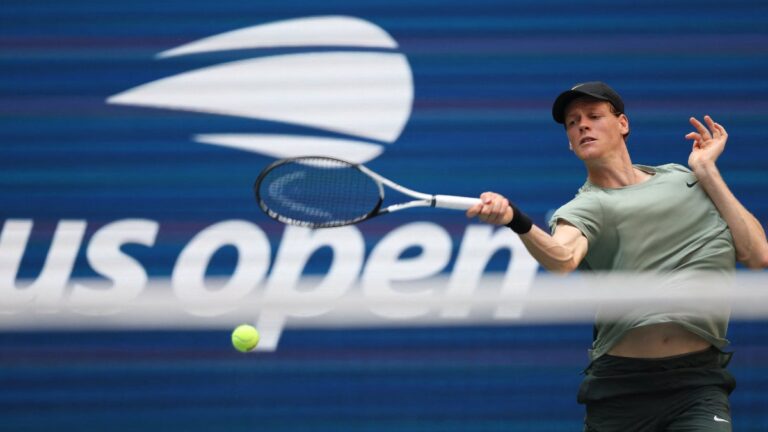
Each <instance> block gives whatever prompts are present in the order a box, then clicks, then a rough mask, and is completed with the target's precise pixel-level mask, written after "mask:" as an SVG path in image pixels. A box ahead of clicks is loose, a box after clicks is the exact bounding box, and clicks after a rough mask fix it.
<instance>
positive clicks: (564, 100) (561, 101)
mask: <svg viewBox="0 0 768 432" xmlns="http://www.w3.org/2000/svg"><path fill="white" fill-rule="evenodd" d="M583 96H591V97H593V98H595V99H600V100H604V101H608V102H610V103H611V105H613V107H614V108H616V111H618V112H620V113H623V112H624V101H623V100H621V96H619V94H618V93H616V91H614V90H613V89H612V88H610V87H609V86H608V84H606V83H604V82H600V81H591V82H586V83H582V84H576V85H575V86H573V88H572V89H570V90H568V91H564V92H562V93H560V96H558V97H557V99H555V104H554V105H552V117H554V118H555V121H556V122H558V123H565V109H566V108H567V107H568V104H569V103H571V102H572V101H573V100H574V99H577V98H580V97H583Z"/></svg>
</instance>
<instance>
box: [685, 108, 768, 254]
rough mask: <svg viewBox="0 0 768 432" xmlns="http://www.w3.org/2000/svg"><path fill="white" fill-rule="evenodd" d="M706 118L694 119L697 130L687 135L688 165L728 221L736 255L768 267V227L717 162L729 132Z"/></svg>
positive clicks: (692, 122) (709, 118)
mask: <svg viewBox="0 0 768 432" xmlns="http://www.w3.org/2000/svg"><path fill="white" fill-rule="evenodd" d="M704 121H705V122H706V124H707V126H706V127H705V126H704V125H703V124H702V123H701V122H699V121H698V120H696V119H695V118H693V117H691V119H690V122H691V124H692V125H693V127H695V128H696V132H691V133H689V134H688V135H686V136H685V137H686V138H687V139H691V140H693V149H692V150H691V155H690V157H689V158H688V166H690V167H691V170H693V173H694V174H695V175H696V178H697V179H698V180H699V184H700V185H701V187H702V188H703V189H704V191H705V192H706V193H707V195H709V198H710V199H711V200H712V202H713V203H714V204H715V206H716V207H717V210H718V211H719V212H720V215H721V216H722V217H723V219H724V220H725V222H726V223H727V224H728V228H729V229H730V230H731V235H732V236H733V242H734V246H735V247H736V259H737V260H738V261H739V262H741V263H743V264H744V265H745V266H747V267H749V268H768V240H766V236H765V230H763V227H762V225H761V224H760V221H758V220H757V218H755V217H754V216H753V215H752V213H750V212H749V211H748V210H747V209H746V208H745V207H744V206H743V205H742V204H741V202H739V200H738V199H736V197H735V196H734V195H733V192H731V190H730V188H729V187H728V185H727V184H726V183H725V180H723V177H722V176H721V175H720V170H719V169H718V168H717V165H716V164H715V162H716V161H717V158H718V157H719V156H720V154H722V152H723V150H724V149H725V143H726V141H727V140H728V133H727V132H726V131H725V128H723V126H722V125H720V124H718V123H715V122H714V121H713V120H712V118H711V117H709V116H704Z"/></svg>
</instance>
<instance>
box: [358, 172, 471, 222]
mask: <svg viewBox="0 0 768 432" xmlns="http://www.w3.org/2000/svg"><path fill="white" fill-rule="evenodd" d="M351 165H354V166H355V167H357V169H359V170H360V171H361V172H362V173H363V174H365V175H367V176H368V177H370V178H372V179H373V180H374V181H375V182H376V185H377V186H378V187H379V196H380V197H381V198H382V199H383V198H384V186H387V187H389V188H391V189H394V190H396V191H398V192H400V193H402V194H403V195H408V196H410V197H413V198H416V199H415V200H413V201H408V202H404V203H399V204H392V205H389V206H387V207H384V208H381V209H379V211H378V212H377V213H376V214H377V215H379V214H384V213H392V212H396V211H399V210H404V209H407V208H413V207H437V208H444V209H451V210H469V209H470V208H472V207H474V206H475V205H477V204H479V203H481V202H482V201H481V200H480V199H479V198H469V197H463V196H457V195H430V194H426V193H423V192H417V191H415V190H413V189H409V188H407V187H405V186H402V185H399V184H397V183H395V182H393V181H392V180H390V179H388V178H386V177H384V176H381V175H379V174H377V173H375V172H373V171H371V170H370V169H369V168H368V167H366V166H365V165H362V164H351Z"/></svg>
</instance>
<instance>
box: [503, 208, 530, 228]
mask: <svg viewBox="0 0 768 432" xmlns="http://www.w3.org/2000/svg"><path fill="white" fill-rule="evenodd" d="M509 206H510V207H512V221H510V222H509V223H508V224H507V225H506V226H507V227H509V228H510V229H511V230H512V231H514V232H516V233H518V234H526V233H527V232H528V231H530V230H531V228H533V221H532V220H531V218H529V217H528V215H526V214H525V213H523V212H521V211H520V209H519V208H517V206H515V205H514V204H512V203H509Z"/></svg>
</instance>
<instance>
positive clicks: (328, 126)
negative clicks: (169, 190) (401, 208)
mask: <svg viewBox="0 0 768 432" xmlns="http://www.w3.org/2000/svg"><path fill="white" fill-rule="evenodd" d="M297 47H301V48H317V51H314V52H312V51H311V52H301V53H289V54H281V55H266V56H260V57H256V58H249V59H246V60H239V61H233V62H227V63H222V64H217V65H214V66H210V67H205V68H201V69H196V70H192V71H188V72H184V73H181V74H178V75H174V76H171V77H167V78H163V79H159V80H156V81H152V82H149V83H147V84H143V85H140V86H138V87H134V88H132V89H129V90H127V91H125V92H122V93H119V94H116V95H113V96H111V97H109V98H108V99H107V102H108V103H110V104H119V105H132V106H143V107H152V108H161V109H171V110H182V111H191V112H200V113H206V114H214V115H221V116H235V117H240V118H249V119H258V120H266V121H274V122H281V123H286V124H292V125H299V126H304V127H308V128H311V129H314V130H317V131H318V132H319V133H320V132H326V133H327V132H330V133H332V134H334V136H330V137H329V136H315V135H280V134H277V135H276V134H260V133H256V132H254V133H214V134H198V135H194V136H193V137H192V139H193V140H194V141H196V142H199V143H205V144H212V145H218V146H225V147H230V148H235V149H239V150H245V151H250V152H255V153H261V154H264V155H267V156H271V157H277V158H283V157H293V156H301V155H307V154H312V155H320V156H331V157H341V158H344V159H346V160H349V161H351V162H359V163H362V162H367V161H369V160H371V159H374V158H375V157H377V156H379V155H380V154H381V153H382V152H383V151H384V148H385V146H386V145H388V144H392V143H394V142H395V141H396V140H397V138H398V137H399V136H400V134H401V133H402V131H403V128H404V127H405V125H406V123H407V122H408V119H409V118H410V114H411V107H412V103H413V76H412V72H411V68H410V65H409V64H408V60H407V58H406V57H405V55H403V54H402V53H400V52H398V51H397V49H398V44H397V42H396V41H395V40H394V39H393V38H392V37H391V36H390V35H389V34H388V33H387V32H386V31H384V30H383V29H381V28H380V27H378V26H376V25H375V24H372V23H370V22H368V21H365V20H362V19H359V18H354V17H347V16H320V17H306V18H299V19H291V20H286V21H279V22H274V23H268V24H262V25H256V26H252V27H246V28H243V29H239V30H234V31H230V32H226V33H221V34H218V35H214V36H210V37H208V38H204V39H200V40H197V41H194V42H191V43H188V44H185V45H182V46H179V47H176V48H173V49H170V50H167V51H163V52H161V53H159V54H158V55H157V58H158V59H161V60H162V59H168V58H172V57H179V56H186V55H193V54H201V53H215V52H225V51H234V50H248V49H275V48H297ZM333 48H337V50H335V51H334V50H333ZM342 48H343V50H342ZM311 129H310V130H311Z"/></svg>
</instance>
